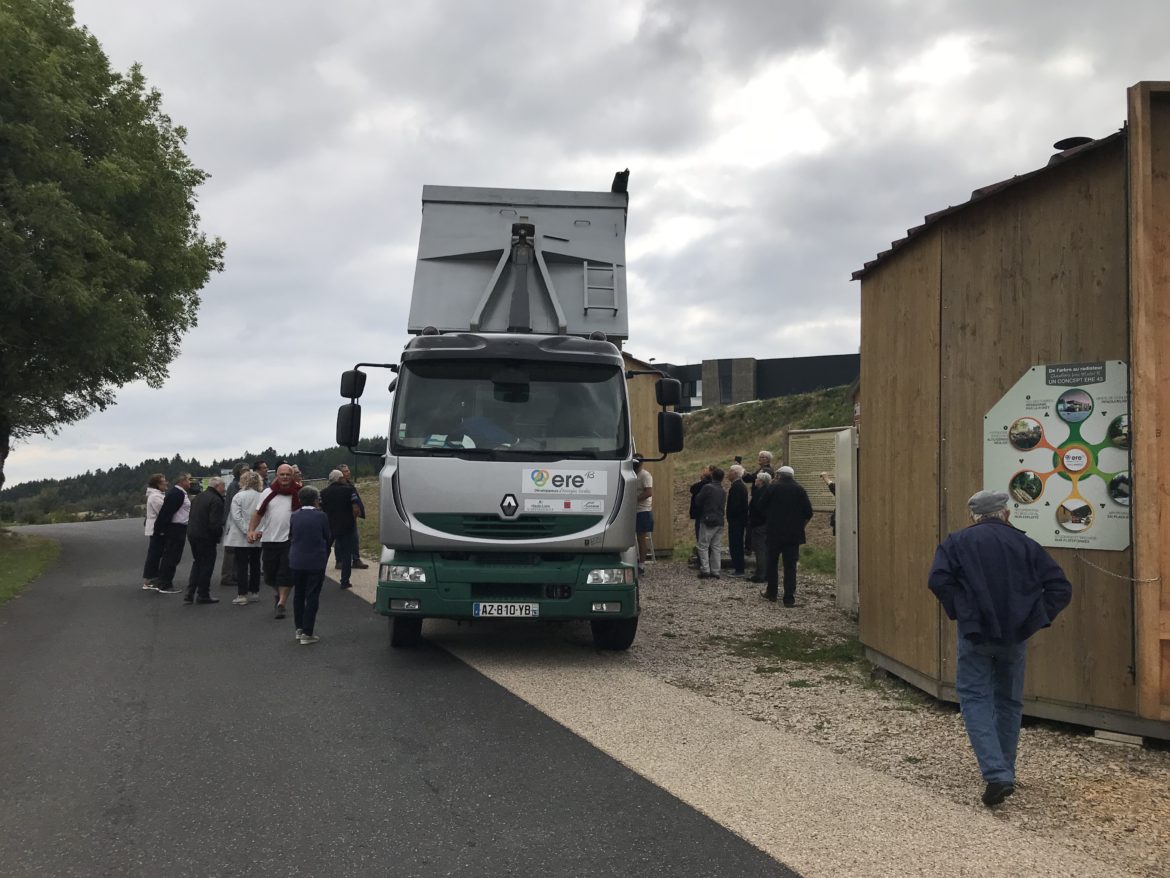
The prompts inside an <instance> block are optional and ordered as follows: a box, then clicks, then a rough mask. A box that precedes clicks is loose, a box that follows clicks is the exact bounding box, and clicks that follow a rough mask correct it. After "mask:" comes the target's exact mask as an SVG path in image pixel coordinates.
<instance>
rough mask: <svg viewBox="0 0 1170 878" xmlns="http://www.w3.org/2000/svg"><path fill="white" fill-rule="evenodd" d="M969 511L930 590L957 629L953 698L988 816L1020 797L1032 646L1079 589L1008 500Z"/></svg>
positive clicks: (939, 557)
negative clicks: (1020, 525)
mask: <svg viewBox="0 0 1170 878" xmlns="http://www.w3.org/2000/svg"><path fill="white" fill-rule="evenodd" d="M967 509H968V511H969V512H970V515H971V521H972V523H971V524H970V525H969V526H968V527H966V528H964V529H963V530H959V531H955V532H954V533H953V534H951V535H950V536H948V537H947V538H946V539H945V540H943V542H942V544H941V545H940V546H939V547H938V549H937V551H936V552H935V553H934V563H933V564H932V565H931V568H930V579H929V580H928V585H929V587H930V590H931V591H932V592H934V595H935V597H937V598H938V600H939V602H940V603H941V604H942V606H943V610H945V611H946V614H947V616H948V618H950V619H954V620H956V621H957V622H958V634H959V636H958V664H957V665H956V667H955V691H956V692H957V693H958V695H959V709H960V710H961V712H962V714H963V724H964V725H965V726H966V727H967V737H968V738H969V739H970V741H971V749H972V750H974V751H975V759H976V761H978V763H979V771H980V772H981V773H982V775H983V780H984V781H986V783H987V786H986V787H985V789H984V790H983V797H982V798H983V804H984V805H986V806H987V807H988V808H991V807H994V806H995V805H998V804H999V803H1000V802H1002V801H1003V800H1004V799H1006V798H1007V797H1008V796H1010V795H1011V794H1012V793H1014V792H1015V791H1016V747H1017V745H1018V743H1019V738H1020V720H1021V717H1022V714H1023V696H1024V666H1025V658H1026V656H1027V649H1028V646H1027V641H1028V638H1029V637H1031V636H1032V635H1033V634H1035V633H1036V632H1037V631H1039V630H1040V629H1041V628H1047V627H1048V626H1049V625H1051V624H1052V620H1053V619H1055V618H1056V617H1057V615H1058V614H1059V613H1060V611H1061V610H1063V609H1064V608H1065V607H1067V606H1068V604H1069V601H1070V600H1072V584H1071V583H1070V582H1069V581H1068V578H1067V577H1066V576H1065V575H1064V571H1063V570H1061V569H1060V565H1058V564H1057V563H1056V562H1055V561H1054V560H1052V556H1051V555H1049V554H1048V552H1047V551H1045V550H1044V548H1043V547H1042V546H1041V545H1040V544H1039V543H1037V542H1036V541H1034V540H1033V539H1032V538H1031V537H1029V536H1028V535H1027V534H1025V533H1024V532H1023V531H1020V530H1016V529H1015V528H1014V527H1012V526H1011V525H1010V524H1008V518H1010V517H1011V512H1010V511H1009V510H1008V495H1007V494H1005V493H1002V492H999V491H979V492H978V493H977V494H974V495H973V496H972V497H971V499H970V500H968V501H967Z"/></svg>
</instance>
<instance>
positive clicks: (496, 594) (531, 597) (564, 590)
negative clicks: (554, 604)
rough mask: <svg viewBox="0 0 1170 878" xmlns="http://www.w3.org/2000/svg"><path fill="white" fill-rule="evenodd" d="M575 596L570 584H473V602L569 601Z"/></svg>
mask: <svg viewBox="0 0 1170 878" xmlns="http://www.w3.org/2000/svg"><path fill="white" fill-rule="evenodd" d="M572 596H573V586H572V585H569V584H568V583H555V582H554V583H538V582H520V583H513V582H473V583H471V599H472V600H473V601H501V600H509V601H539V600H568V599H569V598H571V597H572Z"/></svg>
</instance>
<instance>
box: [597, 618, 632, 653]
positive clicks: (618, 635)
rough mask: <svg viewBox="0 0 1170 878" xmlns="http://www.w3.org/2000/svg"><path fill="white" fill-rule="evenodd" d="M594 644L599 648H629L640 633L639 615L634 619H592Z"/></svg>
mask: <svg viewBox="0 0 1170 878" xmlns="http://www.w3.org/2000/svg"><path fill="white" fill-rule="evenodd" d="M589 626H590V627H591V628H592V629H593V645H594V646H596V647H597V648H598V649H618V650H621V649H629V648H630V644H631V643H633V642H634V635H635V634H637V633H638V617H637V616H635V617H634V618H633V619H591V620H590V621H589Z"/></svg>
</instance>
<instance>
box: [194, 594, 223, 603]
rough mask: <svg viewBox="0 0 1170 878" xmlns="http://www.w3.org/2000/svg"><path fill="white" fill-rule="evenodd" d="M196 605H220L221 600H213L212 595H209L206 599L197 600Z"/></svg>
mask: <svg viewBox="0 0 1170 878" xmlns="http://www.w3.org/2000/svg"><path fill="white" fill-rule="evenodd" d="M195 603H197V604H218V603H219V598H213V597H211V596H210V595H208V596H207V597H205V598H204V597H199V598H195Z"/></svg>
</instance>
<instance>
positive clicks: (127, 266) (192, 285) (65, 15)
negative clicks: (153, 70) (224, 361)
mask: <svg viewBox="0 0 1170 878" xmlns="http://www.w3.org/2000/svg"><path fill="white" fill-rule="evenodd" d="M185 139H186V131H185V130H184V129H183V128H182V127H181V126H178V125H175V124H174V123H172V121H171V119H170V117H169V116H167V115H166V114H165V113H164V112H163V110H162V96H161V95H160V94H159V92H158V91H157V90H155V89H153V88H148V86H147V83H146V79H145V77H144V76H143V74H142V71H141V70H140V69H139V67H138V66H137V65H135V66H133V67H132V68H131V69H130V71H129V72H128V73H127V74H125V75H123V74H120V73H118V72H116V71H113V70H111V69H110V64H109V61H108V59H107V58H106V56H105V54H104V53H103V52H102V49H101V46H100V45H99V44H98V41H97V39H96V38H95V37H94V36H93V35H92V34H90V33H89V32H88V30H86V29H85V28H83V27H78V26H77V24H76V22H75V20H74V17H73V8H72V6H71V5H70V3H69V2H67V0H0V486H3V484H4V461H5V460H6V458H7V457H8V453H9V450H10V447H11V444H12V443H13V442H15V441H18V440H20V439H22V438H26V437H28V436H32V435H36V434H47V433H53V432H56V430H57V429H58V428H59V427H60V426H61V425H63V424H68V423H72V422H74V421H78V420H81V419H82V418H84V417H86V416H87V415H89V414H90V413H92V412H93V411H95V410H99V411H100V410H102V409H105V408H106V407H107V406H109V405H111V404H112V403H113V402H114V395H115V391H116V390H117V389H118V388H120V387H122V386H123V385H124V384H126V383H128V382H130V381H135V380H137V379H145V380H146V382H147V383H148V384H149V385H150V386H152V387H158V386H160V385H161V384H162V382H163V381H164V379H165V378H166V376H167V367H168V366H169V365H170V362H171V361H172V360H173V359H174V358H175V356H176V355H177V354H178V352H179V348H178V342H179V337H180V336H181V335H182V333H184V332H185V331H187V330H188V329H190V328H191V327H192V326H194V325H195V322H196V311H197V309H198V306H199V290H200V289H202V287H203V286H204V285H205V284H206V283H207V280H208V278H209V277H210V275H211V272H213V271H221V270H222V269H223V251H224V243H223V241H221V240H220V239H218V238H215V239H213V240H209V239H208V238H207V236H206V235H204V234H203V233H202V232H201V231H200V230H199V215H198V214H197V213H196V212H195V202H196V198H195V190H196V189H197V188H198V186H199V185H200V184H201V183H202V182H203V181H204V180H205V179H207V176H208V175H207V174H206V173H204V172H203V171H201V170H200V169H198V168H196V167H195V166H194V165H192V164H191V162H190V161H189V160H188V158H187V156H186V155H185V154H184V152H183V144H184V142H185Z"/></svg>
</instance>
